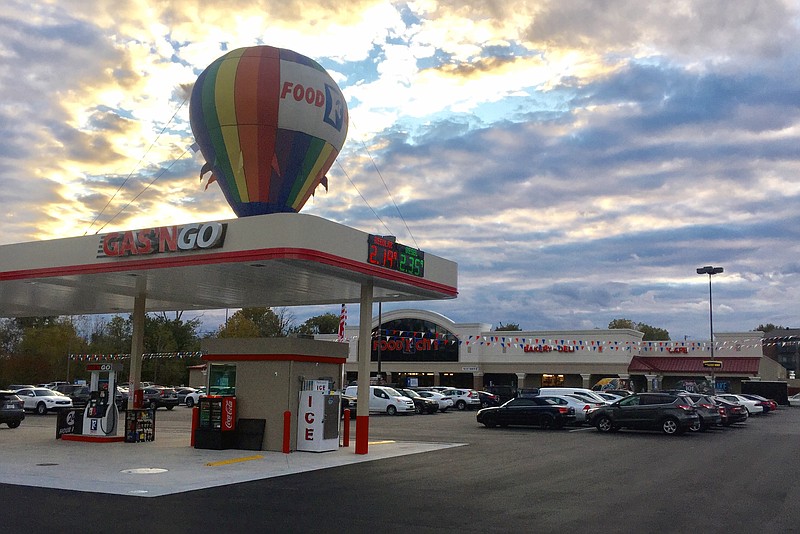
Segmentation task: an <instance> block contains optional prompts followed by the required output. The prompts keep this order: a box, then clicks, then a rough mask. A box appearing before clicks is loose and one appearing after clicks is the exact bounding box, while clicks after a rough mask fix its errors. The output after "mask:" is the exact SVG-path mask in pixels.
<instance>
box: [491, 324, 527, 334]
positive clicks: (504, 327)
mask: <svg viewBox="0 0 800 534" xmlns="http://www.w3.org/2000/svg"><path fill="white" fill-rule="evenodd" d="M520 330H522V328H520V327H519V324H518V323H506V324H503V323H498V324H497V328H495V331H497V332H516V331H520Z"/></svg>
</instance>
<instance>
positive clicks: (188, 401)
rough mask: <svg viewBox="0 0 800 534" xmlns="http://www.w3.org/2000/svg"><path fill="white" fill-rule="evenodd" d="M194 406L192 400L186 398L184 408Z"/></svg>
mask: <svg viewBox="0 0 800 534" xmlns="http://www.w3.org/2000/svg"><path fill="white" fill-rule="evenodd" d="M193 406H194V399H193V398H191V397H186V407H187V408H191V407H193Z"/></svg>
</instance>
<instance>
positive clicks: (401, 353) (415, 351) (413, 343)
mask: <svg viewBox="0 0 800 534" xmlns="http://www.w3.org/2000/svg"><path fill="white" fill-rule="evenodd" d="M379 355H380V359H381V361H384V362H457V361H458V338H457V337H456V336H455V335H454V334H453V333H452V332H450V331H449V330H447V329H445V328H442V327H441V326H439V325H438V324H436V323H432V322H431V321H426V320H424V319H412V318H405V319H396V320H394V321H389V322H386V323H383V325H382V327H381V328H380V330H379V329H377V328H375V329H373V331H372V361H378V356H379Z"/></svg>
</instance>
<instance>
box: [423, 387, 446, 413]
mask: <svg viewBox="0 0 800 534" xmlns="http://www.w3.org/2000/svg"><path fill="white" fill-rule="evenodd" d="M415 391H416V392H417V393H418V394H419V395H420V396H421V397H425V398H426V399H433V400H435V401H436V402H438V403H439V411H440V412H446V411H447V410H449V409H450V408H452V407H453V399H452V398H451V397H447V396H446V395H442V394H441V393H439V392H438V391H428V390H427V389H417V390H415Z"/></svg>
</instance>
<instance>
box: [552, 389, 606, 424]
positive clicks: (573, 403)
mask: <svg viewBox="0 0 800 534" xmlns="http://www.w3.org/2000/svg"><path fill="white" fill-rule="evenodd" d="M539 397H540V398H542V399H545V400H547V401H549V402H550V403H552V404H554V405H556V406H567V407H569V408H575V422H576V423H577V424H579V425H582V424H584V423H586V421H587V420H588V418H587V414H588V413H589V410H593V409H595V408H600V407H601V406H605V404H604V403H602V402H593V401H589V400H586V399H584V398H582V397H580V396H578V395H539Z"/></svg>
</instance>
